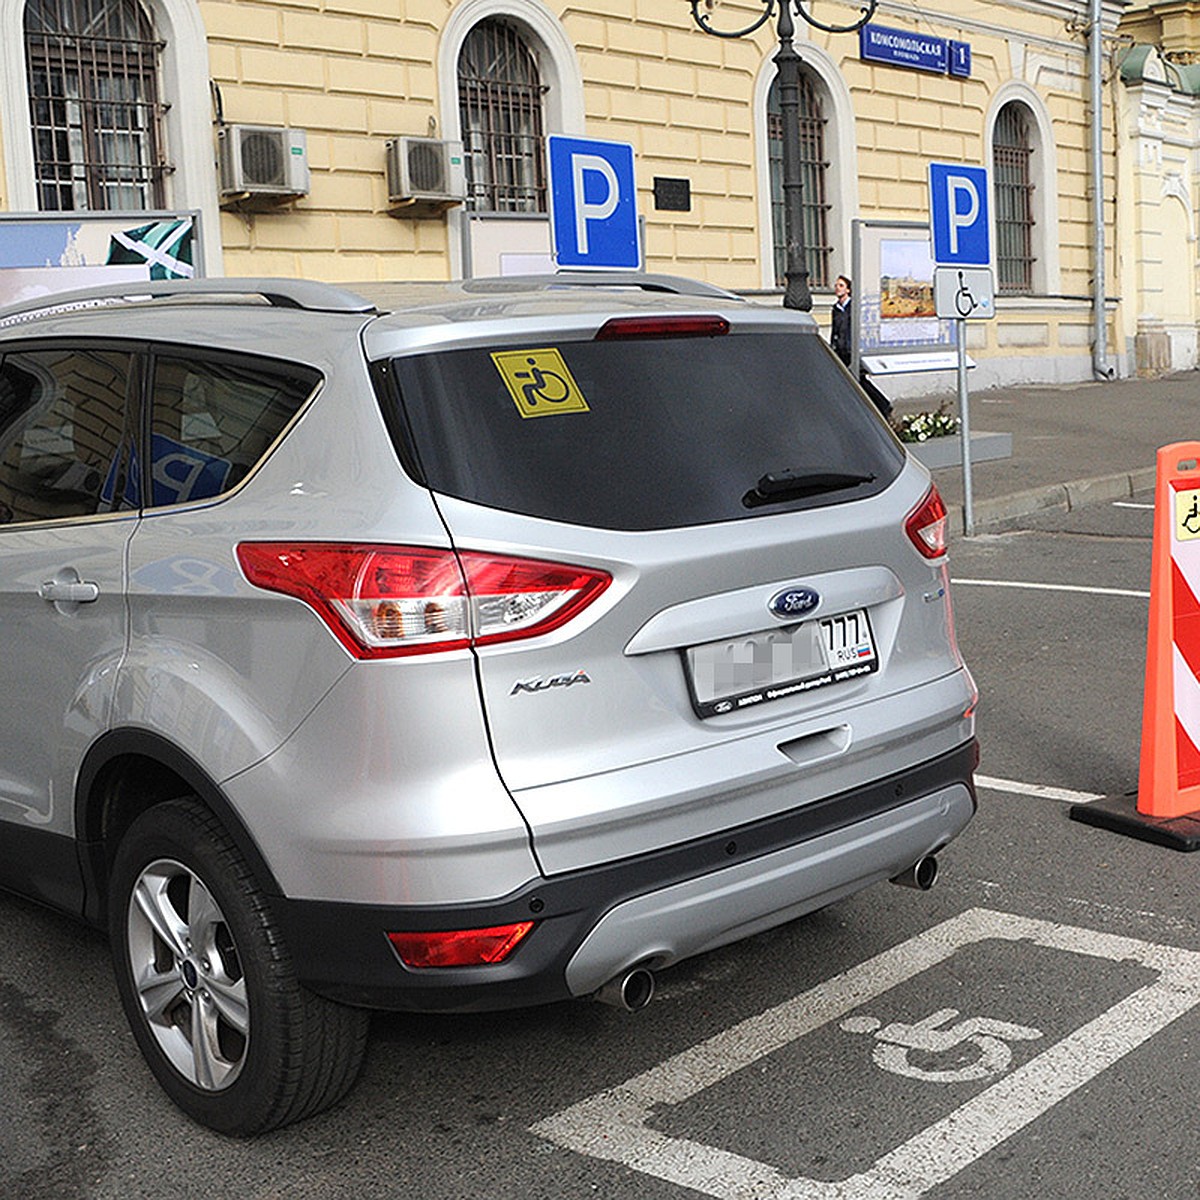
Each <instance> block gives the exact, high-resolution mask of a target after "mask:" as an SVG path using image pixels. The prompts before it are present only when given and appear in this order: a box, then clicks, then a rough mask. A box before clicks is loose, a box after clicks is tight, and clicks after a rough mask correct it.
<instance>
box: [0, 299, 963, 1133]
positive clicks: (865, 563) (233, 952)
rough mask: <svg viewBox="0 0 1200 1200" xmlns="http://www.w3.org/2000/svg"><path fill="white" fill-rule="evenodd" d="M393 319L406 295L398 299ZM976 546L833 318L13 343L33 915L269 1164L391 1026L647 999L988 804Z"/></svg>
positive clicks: (911, 866)
mask: <svg viewBox="0 0 1200 1200" xmlns="http://www.w3.org/2000/svg"><path fill="white" fill-rule="evenodd" d="M360 292H361V294H360ZM945 527H946V511H945V508H944V506H943V504H942V501H941V499H940V497H939V496H938V493H937V491H936V490H935V489H934V488H933V487H932V486H931V484H930V479H929V475H928V473H927V472H926V471H925V470H924V469H923V468H922V467H921V466H920V465H918V464H917V463H915V462H914V461H912V460H911V459H909V458H908V457H907V456H906V455H905V452H904V450H903V448H902V447H901V446H900V444H899V443H898V442H897V441H896V440H895V438H894V437H893V435H892V433H891V432H890V430H889V429H888V428H887V426H886V425H885V424H884V422H883V421H882V420H881V419H880V418H879V416H878V415H877V414H876V412H875V411H874V409H873V408H872V406H871V404H870V403H869V401H867V400H866V398H865V397H864V395H863V393H862V392H861V390H860V389H859V387H858V386H857V384H856V383H855V382H854V381H853V380H852V379H851V377H850V375H849V374H848V373H847V372H846V370H845V369H844V368H843V367H842V365H841V364H840V363H839V362H838V361H837V359H836V358H835V357H834V356H833V355H832V354H831V353H830V351H829V349H828V347H827V346H826V345H825V344H824V342H823V341H822V339H821V338H820V337H819V335H818V331H817V327H816V325H815V324H814V322H813V320H812V319H811V317H809V316H807V315H801V314H797V313H794V312H790V311H786V310H783V309H778V308H768V307H765V306H757V305H754V304H750V303H746V302H744V301H741V300H739V299H738V298H737V297H735V296H732V295H730V294H728V293H726V292H722V291H719V290H717V289H716V288H712V287H709V286H707V285H703V284H698V283H691V282H689V281H685V280H678V279H674V278H668V277H660V276H653V275H628V276H595V275H592V276H584V277H578V276H569V275H563V276H553V277H535V278H525V279H504V280H472V281H467V282H461V283H452V284H395V285H377V286H373V289H359V290H358V291H353V292H352V291H347V290H343V289H340V288H334V287H330V286H326V285H323V284H316V283H304V282H298V281H295V280H265V279H247V280H239V279H222V280H201V281H196V282H192V283H184V284H174V283H168V284H158V283H145V284H123V285H117V286H113V287H105V288H101V289H93V290H91V291H88V292H86V293H71V294H69V295H63V296H58V297H50V298H48V299H44V300H42V301H39V302H36V303H29V304H27V305H25V306H24V307H13V308H9V309H7V310H4V311H3V312H0V634H2V636H3V643H4V648H5V649H4V654H3V656H0V717H2V719H0V885H3V886H4V887H6V888H8V889H11V890H13V891H15V892H18V893H21V894H23V895H25V896H28V897H32V898H34V899H36V900H39V901H42V902H44V903H46V904H49V905H52V906H54V907H55V908H57V909H60V910H63V911H66V912H68V913H72V914H76V915H78V916H81V917H82V918H83V919H85V920H86V921H88V922H91V923H93V924H94V925H96V926H100V927H104V928H106V929H107V931H108V934H109V937H110V940H111V945H112V950H113V958H114V963H115V971H116V980H117V987H118V989H119V991H120V995H121V999H122V1003H123V1005H124V1008H125V1011H126V1013H127V1015H128V1018H129V1022H130V1024H131V1026H132V1029H133V1033H134V1036H135V1038H136V1040H137V1042H138V1045H139V1047H140V1049H141V1051H142V1053H143V1054H144V1056H145V1059H146V1061H147V1063H148V1064H149V1067H150V1070H151V1071H152V1072H153V1073H154V1075H155V1076H156V1077H157V1079H158V1081H159V1083H160V1084H161V1085H162V1087H163V1088H164V1089H165V1090H166V1092H167V1093H168V1094H169V1095H170V1097H171V1098H172V1100H174V1101H175V1103H176V1104H178V1105H179V1107H180V1108H182V1109H183V1110H184V1111H185V1112H187V1113H188V1114H190V1115H191V1116H192V1117H193V1118H195V1119H196V1120H198V1121H200V1122H202V1123H203V1124H205V1125H207V1126H210V1127H212V1128H213V1129H216V1130H220V1131H223V1132H226V1133H232V1134H240V1135H247V1134H252V1133H257V1132H261V1131H264V1130H267V1129H271V1128H275V1127H278V1126H280V1125H283V1124H285V1123H287V1122H290V1121H295V1120H298V1119H300V1118H303V1117H306V1116H308V1115H310V1114H312V1113H315V1112H317V1111H320V1110H321V1109H322V1108H324V1107H326V1106H328V1105H329V1104H331V1103H333V1102H334V1101H335V1100H337V1099H338V1098H340V1097H341V1096H342V1095H343V1094H344V1093H345V1092H346V1091H347V1089H348V1088H349V1087H350V1086H351V1084H352V1083H353V1081H354V1078H355V1075H356V1073H357V1071H358V1068H359V1065H360V1063H361V1061H362V1057H363V1054H364V1047H365V1042H366V1031H367V1012H368V1010H370V1009H390V1010H412V1011H467V1010H480V1009H489V1008H504V1007H509V1006H516V1005H533V1004H540V1003H545V1002H551V1001H561V1000H566V999H569V998H571V997H596V996H599V997H601V998H605V999H609V1000H611V1001H613V1002H614V1003H617V1004H620V1005H623V1006H625V1007H627V1008H636V1007H639V1006H640V1005H641V1004H643V1003H645V1002H646V1001H647V1000H648V999H649V997H650V994H651V992H652V990H653V983H654V973H655V972H658V971H660V970H662V969H664V968H667V967H669V966H670V965H671V964H672V963H674V962H676V961H678V960H680V959H682V958H685V957H687V956H689V955H696V954H701V953H704V952H705V951H707V950H710V949H712V948H713V947H716V946H720V945H722V944H725V943H728V942H731V941H733V940H735V939H738V938H742V937H746V936H747V935H750V934H753V933H755V932H757V931H760V930H763V929H766V928H768V927H770V926H772V925H776V924H778V923H781V922H784V921H789V920H791V919H793V918H795V917H798V916H800V915H802V914H804V913H807V912H810V911H813V910H815V909H817V908H820V907H822V906H824V905H827V904H829V903H830V902H832V901H835V900H837V899H839V898H840V897H844V896H847V895H849V894H850V893H852V892H855V891H857V890H858V889H860V888H863V887H866V886H867V885H869V884H872V883H875V882H877V881H881V880H888V879H898V878H900V879H907V880H908V881H910V882H915V883H917V884H918V885H920V886H928V884H929V883H931V882H932V877H933V874H934V872H935V870H936V863H935V859H934V856H935V855H936V854H937V852H938V851H940V850H941V849H942V848H943V847H945V846H946V845H947V843H949V842H950V841H951V840H952V839H953V838H954V837H955V836H956V835H957V834H958V833H959V832H960V831H961V830H962V829H963V827H964V826H965V825H966V824H967V822H968V821H969V820H970V819H971V816H972V814H973V812H974V809H975V797H974V789H973V782H972V773H973V771H974V769H975V765H976V742H975V735H974V717H973V712H974V706H975V701H976V692H975V687H974V684H973V683H972V680H971V676H970V674H969V673H968V671H967V668H966V667H965V666H964V664H963V661H962V659H961V657H960V656H959V653H958V650H957V647H956V645H955V640H954V631H953V624H952V618H951V609H950V597H949V595H948V575H947V566H946V540H945V538H946V528H945Z"/></svg>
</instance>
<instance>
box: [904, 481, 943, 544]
mask: <svg viewBox="0 0 1200 1200" xmlns="http://www.w3.org/2000/svg"><path fill="white" fill-rule="evenodd" d="M904 532H905V533H907V534H908V537H909V541H911V542H912V544H913V545H914V546H916V548H917V549H918V550H919V551H920V552H921V554H922V555H923V556H924V557H925V558H941V556H942V555H943V554H945V553H946V505H945V504H944V503H943V502H942V497H941V496H940V495H939V494H938V490H937V488H936V487H933V486H931V487H930V489H929V491H927V492H926V493H925V497H924V499H923V500H922V501H921V503H920V504H918V505H917V507H916V508H914V509H913V510H912V512H910V513H909V514H908V516H907V517H906V518H905V520H904Z"/></svg>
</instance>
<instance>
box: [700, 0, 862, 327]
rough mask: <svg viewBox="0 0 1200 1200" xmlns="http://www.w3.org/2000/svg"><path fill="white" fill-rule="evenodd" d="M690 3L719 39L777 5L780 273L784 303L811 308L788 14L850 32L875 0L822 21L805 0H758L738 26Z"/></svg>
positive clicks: (706, 3)
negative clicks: (842, 21)
mask: <svg viewBox="0 0 1200 1200" xmlns="http://www.w3.org/2000/svg"><path fill="white" fill-rule="evenodd" d="M688 3H689V4H690V6H691V10H692V20H693V21H695V23H696V25H697V26H698V27H699V28H700V29H701V30H703V31H704V32H705V33H711V34H712V35H713V37H720V38H740V37H747V36H748V35H750V34H752V33H754V32H755V31H756V30H758V29H761V28H762V27H763V26H764V25H765V24H766V23H767V22H768V21H769V20H770V19H771V18H772V17H773V16H775V15H776V10H778V20H777V21H776V25H775V32H776V35H777V37H778V38H779V50H778V51H777V52H776V54H775V59H774V62H775V68H776V70H777V71H778V73H779V109H780V115H781V117H782V119H783V236H784V243H785V249H786V259H785V266H784V278H785V279H786V280H787V287H786V288H785V290H784V293H783V303H784V306H785V307H786V308H797V309H799V310H800V311H801V312H809V311H810V310H811V309H812V292H811V291H809V287H808V252H807V249H806V247H805V244H804V210H803V205H802V198H803V194H804V180H803V179H802V177H801V174H800V55H799V54H798V53H797V52H796V47H795V45H794V44H793V39H794V38H795V35H796V23H795V21H794V20H793V18H792V9H793V8H794V9H795V10H796V12H797V13H798V14H799V15H800V16H801V17H802V18H803V19H804V20H805V21H806V22H807V23H808V24H809V25H812V26H814V27H815V28H817V29H823V30H825V31H826V33H853V32H854V31H855V30H856V29H861V28H862V26H864V25H865V24H866V23H867V22H868V21H869V20H870V19H871V17H872V16H873V15H874V13H875V5H876V3H877V0H869V4H868V7H866V8H863V9H860V10H859V18H858V20H857V21H855V22H854V23H853V24H852V25H826V24H824V23H823V22H821V21H818V20H817V19H816V18H815V17H813V16H812V15H811V14H810V13H808V12H807V11H806V10H805V8H804V3H803V0H761V3H762V5H763V11H762V14H761V16H758V17H756V18H755V19H754V20H752V21H751V22H750V23H749V24H748V25H745V26H743V27H741V28H739V29H729V30H723V29H718V28H716V26H715V25H713V23H712V13H713V10H714V8H715V4H714V0H688Z"/></svg>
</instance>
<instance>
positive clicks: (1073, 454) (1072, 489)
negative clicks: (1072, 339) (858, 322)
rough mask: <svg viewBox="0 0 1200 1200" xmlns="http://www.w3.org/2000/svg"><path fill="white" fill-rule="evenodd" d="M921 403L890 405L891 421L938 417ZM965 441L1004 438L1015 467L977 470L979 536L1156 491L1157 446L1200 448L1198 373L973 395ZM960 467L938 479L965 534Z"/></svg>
mask: <svg viewBox="0 0 1200 1200" xmlns="http://www.w3.org/2000/svg"><path fill="white" fill-rule="evenodd" d="M943 399H945V400H946V401H947V405H948V407H949V409H950V411H951V412H955V411H957V397H955V396H949V397H940V396H933V397H926V398H924V399H921V400H904V401H899V402H897V404H896V411H897V413H907V412H918V411H922V410H926V409H933V408H937V406H938V404H939V403H940V402H941V401H942V400H943ZM969 404H970V414H971V432H972V433H977V432H985V433H1010V434H1012V439H1013V453H1012V458H1008V459H1000V460H997V461H994V462H981V463H973V464H972V470H971V482H972V485H973V487H972V490H973V497H974V505H973V508H974V518H975V527H976V530H977V531H978V530H979V529H980V528H984V527H987V526H995V525H1000V524H1003V523H1004V522H1005V521H1009V520H1012V519H1014V518H1017V517H1022V516H1027V515H1028V514H1030V513H1034V512H1038V511H1040V510H1042V509H1053V508H1057V509H1064V510H1068V509H1072V508H1075V507H1078V506H1079V505H1080V504H1087V503H1094V502H1096V501H1102V500H1116V499H1119V498H1121V497H1122V496H1128V495H1131V494H1132V493H1134V492H1141V491H1146V490H1148V489H1151V488H1153V486H1154V459H1155V453H1156V451H1157V450H1158V448H1159V447H1160V446H1165V445H1168V444H1169V443H1171V442H1186V441H1200V371H1188V372H1185V373H1183V374H1179V375H1170V376H1167V377H1165V378H1162V379H1124V380H1116V381H1114V382H1112V383H1072V384H1062V385H1057V386H1052V385H1039V386H1036V387H1023V388H997V389H995V390H993V391H985V392H977V393H971V394H970V396H969ZM962 476H963V473H962V468H961V467H944V468H939V469H938V470H936V471H934V473H933V477H934V481H935V482H936V483H937V486H938V490H939V491H940V492H941V493H942V496H943V498H944V499H945V501H946V504H947V506H948V507H950V508H951V509H952V515H951V528H952V530H953V531H954V532H955V533H961V532H962V531H963V513H962V503H963V478H962Z"/></svg>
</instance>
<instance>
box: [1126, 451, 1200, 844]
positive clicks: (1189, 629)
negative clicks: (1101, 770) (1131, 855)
mask: <svg viewBox="0 0 1200 1200" xmlns="http://www.w3.org/2000/svg"><path fill="white" fill-rule="evenodd" d="M1156 474H1157V478H1156V483H1155V494H1154V544H1153V550H1152V552H1151V563H1150V624H1149V628H1148V631H1147V639H1146V690H1145V694H1144V697H1143V701H1142V750H1141V759H1140V762H1139V768H1138V795H1137V811H1138V812H1139V813H1141V814H1142V815H1143V816H1146V817H1152V818H1156V819H1159V820H1166V819H1170V818H1173V817H1182V816H1186V815H1188V814H1191V813H1196V812H1198V811H1200V442H1176V443H1175V444H1174V445H1171V446H1163V447H1162V448H1161V449H1160V450H1159V452H1158V460H1157V473H1156Z"/></svg>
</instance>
